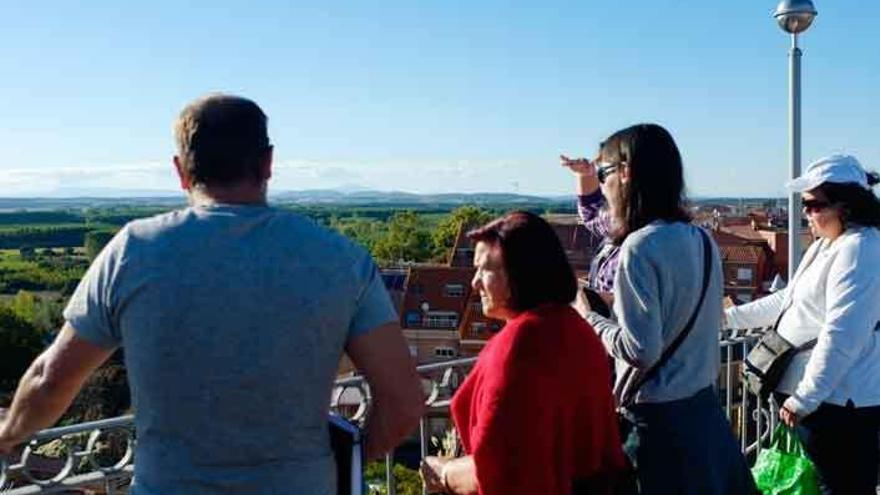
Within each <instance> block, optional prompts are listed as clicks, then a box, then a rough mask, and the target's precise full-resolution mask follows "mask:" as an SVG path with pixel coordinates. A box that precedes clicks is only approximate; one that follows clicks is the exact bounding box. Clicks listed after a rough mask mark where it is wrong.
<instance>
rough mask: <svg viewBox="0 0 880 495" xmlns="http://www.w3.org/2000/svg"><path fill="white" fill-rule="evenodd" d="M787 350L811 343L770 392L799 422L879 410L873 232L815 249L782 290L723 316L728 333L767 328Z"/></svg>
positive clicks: (878, 272) (879, 276)
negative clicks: (833, 409)
mask: <svg viewBox="0 0 880 495" xmlns="http://www.w3.org/2000/svg"><path fill="white" fill-rule="evenodd" d="M783 309H785V313H784V314H783V316H782V319H781V320H780V322H779V327H778V328H777V331H778V332H779V334H780V335H781V336H783V337H784V338H785V339H787V340H788V341H789V342H791V343H792V344H794V345H802V344H804V343H806V342H808V341H810V340H812V339H815V338H818V342H817V343H816V346H815V347H814V348H813V349H812V351H803V352H801V353H799V354H797V355H796V356H795V357H794V359H793V360H792V362H791V366H789V368H788V370H787V371H786V372H785V375H784V376H783V378H782V381H781V382H780V384H779V386H778V387H777V390H778V391H779V392H783V393H786V394H789V395H791V399H790V401H789V402H787V404H786V405H787V407H790V406H793V409H794V411H793V412H794V413H796V414H797V415H798V416H799V417H804V416H806V415H808V414H810V413H811V412H813V411H815V410H816V408H818V407H819V404H821V403H822V402H828V403H831V404H836V405H841V406H843V405H847V401H849V400H851V401H852V402H853V404H855V406H856V407H866V406H876V405H880V331H878V322H880V231H878V229H876V228H870V227H853V228H850V229H847V230H846V231H845V232H844V233H843V234H842V235H841V236H840V237H838V238H837V239H836V240H835V241H834V242H830V241H829V240H828V239H822V240H820V241H817V242H814V243H813V245H812V246H810V248H809V249H808V250H807V252H806V254H805V255H804V258H803V262H802V263H801V265H800V266H799V267H798V270H797V273H796V274H795V276H794V278H793V280H792V283H791V284H789V286H788V287H786V288H785V289H783V290H781V291H779V292H777V293H775V294H773V295H771V296H767V297H765V298H762V299H759V300H757V301H754V302H752V303H749V304H745V305H743V306H737V307H734V308H730V309H728V310H727V312H726V314H727V322H728V326H729V327H730V328H735V329H741V328H758V327H767V326H771V325H773V324H774V323H775V322H776V319H777V318H778V317H779V313H780V311H782V310H783Z"/></svg>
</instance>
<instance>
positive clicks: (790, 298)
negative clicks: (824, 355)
mask: <svg viewBox="0 0 880 495" xmlns="http://www.w3.org/2000/svg"><path fill="white" fill-rule="evenodd" d="M817 242H819V241H817ZM817 256H819V249H818V248H816V249H814V250H813V251H812V254H811V256H810V258H809V259H804V260H802V261H801V266H803V268H801V266H799V267H798V270H797V273H796V274H795V275H798V274H800V272H802V271H804V270H806V269H807V268H808V267H809V266H810V265H812V264H813V261H815V260H816V257H817ZM797 279H798V277H797V276H795V277H792V279H791V280H790V281H789V283H790V288H789V291H793V290H794V283H795V282H797ZM787 299H788V301H787V303H786V305H785V307H784V308H782V311H780V312H779V316H777V317H776V323H774V324H773V331H774V332H776V333H777V334H778V333H779V331H778V329H779V323H780V322H781V321H782V317H783V315H785V312H786V311H788V309H789V308H791V305H792V303H793V302H794V300H793V294H788V296H787ZM877 324H878V325H880V322H878V323H877ZM818 341H819V338H818V337H817V338H815V339H811V340H808V341H807V342H804V343H803V344H801V345H799V346H797V347H795V348H794V352H795V353H798V352H802V351H806V350H809V349H812V348H813V347H814V346H815V345H816V342H818Z"/></svg>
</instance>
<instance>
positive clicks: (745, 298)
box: [736, 292, 752, 303]
mask: <svg viewBox="0 0 880 495" xmlns="http://www.w3.org/2000/svg"><path fill="white" fill-rule="evenodd" d="M736 298H737V299H739V300H740V301H742V302H744V303H747V302H752V295H751V294H749V293H748V292H746V293H744V294H737V295H736Z"/></svg>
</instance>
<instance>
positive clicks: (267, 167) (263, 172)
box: [260, 146, 275, 180]
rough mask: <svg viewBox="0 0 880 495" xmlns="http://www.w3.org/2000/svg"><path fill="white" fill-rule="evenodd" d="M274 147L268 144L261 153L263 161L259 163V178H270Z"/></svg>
mask: <svg viewBox="0 0 880 495" xmlns="http://www.w3.org/2000/svg"><path fill="white" fill-rule="evenodd" d="M274 151H275V148H274V147H273V146H269V149H267V150H266V152H265V153H264V154H263V161H262V163H260V179H261V180H269V179H271V178H272V156H273V154H274Z"/></svg>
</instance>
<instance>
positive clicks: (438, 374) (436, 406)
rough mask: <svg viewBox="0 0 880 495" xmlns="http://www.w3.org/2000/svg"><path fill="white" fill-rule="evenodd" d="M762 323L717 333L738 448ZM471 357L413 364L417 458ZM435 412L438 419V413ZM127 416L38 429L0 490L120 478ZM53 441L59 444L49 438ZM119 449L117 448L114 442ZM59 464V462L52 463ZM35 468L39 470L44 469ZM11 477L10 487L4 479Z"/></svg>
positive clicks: (752, 413)
mask: <svg viewBox="0 0 880 495" xmlns="http://www.w3.org/2000/svg"><path fill="white" fill-rule="evenodd" d="M761 332H762V330H755V331H744V332H743V331H729V330H725V331H723V332H722V333H721V338H720V341H719V347H720V352H721V373H720V375H719V381H718V390H719V395H720V397H721V400H722V404H721V405H722V407H723V408H724V410H725V412H726V413H727V416H728V418H729V419H730V421H731V427H732V428H733V429H734V431H735V432H736V434H737V435H738V437H739V439H740V446H741V448H742V450H743V452H745V453H747V454H753V453H755V452H756V451H757V450H759V449H760V446H761V443H762V442H763V441H765V440H767V439H768V437H769V435H770V432H771V431H772V430H773V428H774V427H775V424H776V421H777V407H776V406H775V405H774V404H772V403H766V402H763V403H762V402H760V401H759V400H758V398H757V397H756V396H755V395H753V394H751V393H750V392H749V391H748V389H747V388H746V385H745V382H744V381H743V380H741V379H740V376H741V361H742V358H743V357H744V356H745V355H747V354H748V351H749V350H750V349H751V347H752V346H753V345H754V344H755V342H756V341H757V340H758V338H759V337H760V334H761ZM475 362H476V358H466V359H456V360H451V361H444V362H440V363H434V364H428V365H423V366H419V367H418V372H419V374H420V375H421V376H422V379H423V385H424V387H425V391H426V395H427V398H426V400H425V404H426V405H427V413H426V415H425V416H423V417H422V418H421V420H420V425H419V432H418V439H417V440H418V444H419V454H420V455H421V457H422V458H424V457H425V456H427V455H428V454H429V450H430V447H429V446H430V441H429V440H430V436H431V435H430V433H431V431H430V424H429V423H430V422H432V421H438V422H439V423H443V422H444V420H443V419H442V418H443V417H444V416H446V417H448V409H449V400H450V398H451V397H452V395H453V393H454V392H455V390H456V389H457V388H458V386H459V385H460V384H461V383H462V381H463V380H464V378H465V376H466V375H467V373H468V371H470V368H471V367H472V366H473V364H474V363H475ZM370 401H371V395H370V389H369V386H368V385H367V383H366V382H365V381H364V379H363V377H360V376H353V377H350V378H343V379H340V380H337V381H336V382H335V386H334V389H333V393H332V395H331V402H330V408H331V409H332V410H334V411H335V412H337V413H339V414H342V415H343V416H346V417H348V418H349V419H351V420H353V421H355V422H362V421H363V420H364V418H365V417H366V415H367V411H368V410H369V405H370ZM438 418H439V419H438ZM133 419H134V418H133V416H122V417H118V418H113V419H107V420H102V421H94V422H89V423H82V424H77V425H72V426H64V427H59V428H51V429H48V430H44V431H41V432H40V433H39V434H37V435H36V436H35V437H34V438H33V439H32V440H31V442H29V443H28V445H27V446H26V447H25V448H24V451H23V452H22V454H21V457H20V458H19V459H18V460H17V461H14V462H12V463H9V462H8V461H6V460H2V459H0V492H2V493H3V494H6V495H19V494H45V493H57V492H61V491H65V490H71V489H75V488H77V487H86V486H88V487H95V486H101V487H102V488H103V489H104V490H105V491H106V492H107V493H115V490H116V487H118V486H120V485H124V484H126V483H127V482H128V481H129V480H130V478H131V476H132V472H133V467H134V444H135V441H136V438H135V432H134V421H133ZM113 434H116V435H122V436H123V439H121V440H120V439H119V438H116V442H117V444H119V443H120V442H122V443H124V445H125V448H124V452H122V453H121V454H120V455H118V456H117V457H118V458H116V459H111V460H110V461H107V460H106V459H105V458H106V457H107V455H106V443H107V442H106V441H103V442H102V439H107V438H108V437H109V436H110V435H113ZM52 442H54V443H55V444H59V443H60V448H61V450H62V451H63V452H64V454H63V455H62V456H60V459H59V460H56V461H55V468H56V470H57V471H56V472H52V473H49V474H46V473H45V470H41V469H38V467H37V466H35V465H34V464H36V462H35V461H34V459H35V458H38V457H39V454H38V452H39V451H40V449H41V448H42V447H44V446H46V445H47V444H49V443H52ZM56 447H58V445H56ZM117 450H119V449H117ZM393 464H394V462H393V457H392V454H389V455H388V456H386V458H385V474H386V478H385V490H386V491H385V493H387V494H388V495H394V493H395V486H394V482H393V480H394V478H393V473H392V471H393ZM58 466H60V467H58ZM37 471H43V476H40V474H39V473H38V472H37ZM13 480H15V483H16V486H15V487H12V485H11V483H12V482H13Z"/></svg>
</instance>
